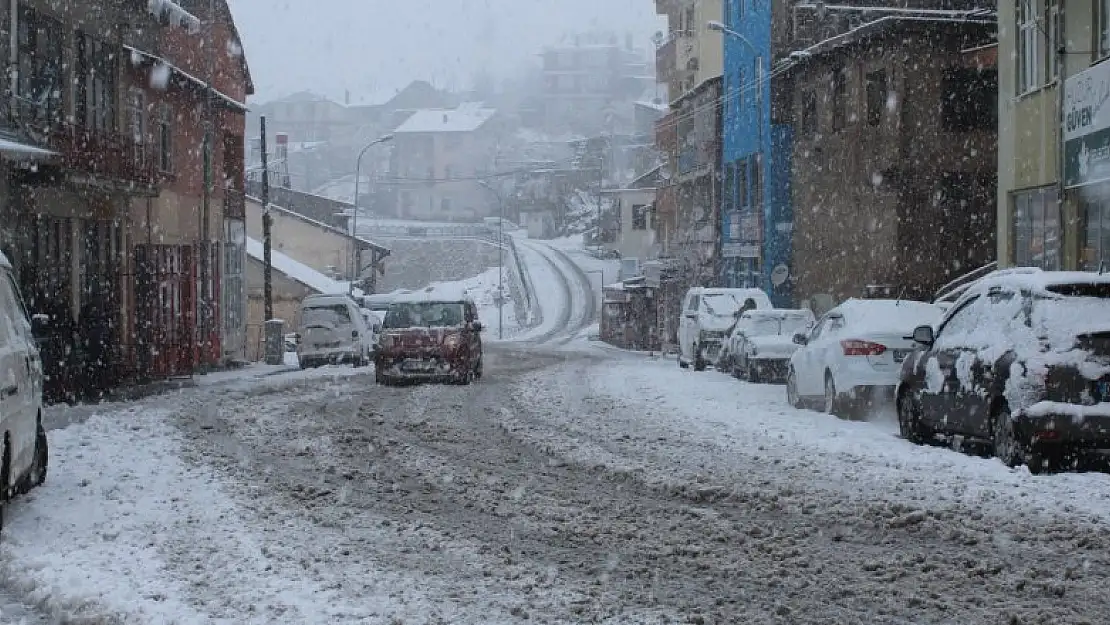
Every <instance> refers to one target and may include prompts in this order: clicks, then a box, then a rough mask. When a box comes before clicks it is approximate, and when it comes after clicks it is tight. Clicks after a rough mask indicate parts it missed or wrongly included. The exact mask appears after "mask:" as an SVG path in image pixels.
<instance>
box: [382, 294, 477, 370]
mask: <svg viewBox="0 0 1110 625" xmlns="http://www.w3.org/2000/svg"><path fill="white" fill-rule="evenodd" d="M379 340H380V343H379V345H378V353H377V356H376V357H375V359H374V364H375V368H376V372H375V379H376V380H377V382H378V384H389V383H392V382H397V381H401V380H414V381H419V380H428V381H438V382H456V383H459V384H470V383H471V382H472V381H474V380H476V379H479V378H481V377H482V324H481V322H480V321H478V310H477V307H476V306H475V305H474V302H473V301H472V300H470V299H468V298H459V299H446V298H438V297H433V296H432V294H430V293H417V294H412V295H403V296H400V297H399V298H398V299H396V300H394V301H393V302H392V303H391V304H390V305H389V309H388V310H386V313H385V319H384V321H383V323H382V334H381V338H380V339H379Z"/></svg>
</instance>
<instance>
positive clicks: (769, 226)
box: [763, 124, 794, 308]
mask: <svg viewBox="0 0 1110 625" xmlns="http://www.w3.org/2000/svg"><path fill="white" fill-rule="evenodd" d="M793 156H794V128H793V126H791V125H789V124H775V125H774V126H772V128H771V157H770V158H769V159H768V161H769V162H770V167H769V169H768V171H767V207H766V216H767V218H766V219H765V220H764V222H763V241H764V243H763V260H764V262H763V288H764V289H765V290H766V291H767V294H768V295H770V297H771V303H773V304H774V305H775V306H776V307H778V308H789V307H791V306H793V305H794V289H793V283H792V281H791V280H787V281H786V282H784V283H782V284H781V285H779V286H775V285H774V283H773V282H772V280H771V273H772V272H773V271H774V269H775V267H776V266H778V265H784V266H786V268H787V270H788V271H789V274H788V275H789V276H792V275H793V274H794V262H793V261H794V258H793V257H794V247H793V245H794V205H793V203H792V202H791V197H790V196H791V189H790V179H791V175H790V173H791V172H792V171H793V167H794V158H793Z"/></svg>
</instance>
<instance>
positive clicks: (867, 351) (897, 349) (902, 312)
mask: <svg viewBox="0 0 1110 625" xmlns="http://www.w3.org/2000/svg"><path fill="white" fill-rule="evenodd" d="M940 316H941V310H940V308H938V307H937V306H936V305H934V304H930V303H926V302H917V301H912V300H898V299H854V298H853V299H849V300H846V301H844V302H842V303H841V304H840V305H839V306H836V307H835V308H833V309H832V310H830V311H829V312H827V313H825V314H824V315H823V316H822V317H821V318H820V319H819V320H818V321H817V323H816V324H815V325H814V326H813V328H812V329H811V330H810V331H809V333H808V334H805V333H798V334H795V335H794V341H795V342H796V343H798V345H800V346H801V347H800V348H799V349H798V350H797V351H796V352H794V354H793V355H792V356H791V357H790V365H789V369H788V371H787V374H786V396H787V400H788V401H789V402H790V404H791V405H792V406H795V407H801V406H803V405H806V404H808V403H811V402H814V401H817V402H820V405H821V406H823V408H824V411H825V412H827V413H829V414H835V415H843V416H850V415H851V413H852V412H853V411H854V409H856V408H858V407H861V406H862V405H866V404H870V403H874V402H875V400H877V399H879V398H880V397H881V396H882V395H884V394H888V393H889V397H891V398H892V397H893V394H894V389H895V387H896V386H897V384H898V376H899V372H900V370H901V366H902V361H903V360H905V358H906V356H907V355H908V354H910V352H912V351H913V349H914V342H913V337H912V335H913V332H914V328H917V327H918V326H922V325H930V324H933V323H936V322H937V320H938V319H940Z"/></svg>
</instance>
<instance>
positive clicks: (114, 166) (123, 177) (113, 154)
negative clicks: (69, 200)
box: [34, 122, 158, 189]
mask: <svg viewBox="0 0 1110 625" xmlns="http://www.w3.org/2000/svg"><path fill="white" fill-rule="evenodd" d="M35 130H36V131H35V132H34V135H35V137H36V138H37V139H38V140H39V141H41V143H43V144H44V145H45V147H47V148H48V149H50V150H53V151H55V152H57V153H58V154H59V155H60V157H59V161H60V164H61V166H62V167H63V168H65V169H66V170H68V171H69V172H71V173H74V174H78V175H80V176H89V177H93V178H97V179H100V180H101V181H103V182H108V183H116V184H120V185H121V186H124V187H127V188H134V187H139V188H141V187H146V188H148V189H153V188H154V187H155V186H156V184H157V181H158V179H157V174H156V173H155V167H154V162H153V160H152V159H147V158H146V157H145V152H144V148H143V146H142V145H141V144H139V143H136V142H135V141H133V140H132V139H131V138H129V137H127V136H125V135H122V134H120V133H117V132H111V131H103V130H97V131H93V130H89V129H86V128H82V127H80V126H77V125H75V124H71V123H67V122H60V123H55V124H51V125H50V126H49V127H46V128H42V127H40V128H37V129H35Z"/></svg>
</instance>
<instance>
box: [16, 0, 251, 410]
mask: <svg viewBox="0 0 1110 625" xmlns="http://www.w3.org/2000/svg"><path fill="white" fill-rule="evenodd" d="M193 4H203V5H204V6H202V7H200V8H201V9H203V10H204V11H203V12H194V11H193V9H194V7H192V6H190V3H187V2H178V3H174V2H162V3H157V4H152V5H150V10H149V11H138V12H136V11H134V10H133V7H129V6H123V5H122V4H121V3H119V2H111V1H108V0H105V1H103V2H89V3H80V4H77V3H67V4H63V5H58V3H54V2H45V1H29V0H28V1H22V2H18V3H15V4H14V6H15V8H16V12H15V13H14V14H12V13H11V12H9V11H7V8H8V7H5V8H4V9H0V13H2V14H3V20H4V22H5V23H6V24H7V25H9V27H13V29H14V30H15V31H16V32H17V33H18V37H17V38H16V39H17V41H18V45H17V46H16V48H15V52H16V57H15V58H5V61H6V62H9V63H11V64H13V65H18V66H20V68H21V71H20V80H19V81H18V83H16V84H13V85H11V86H10V87H9V89H8V91H7V93H6V94H5V95H6V97H5V98H4V105H5V107H4V111H3V112H4V120H3V121H4V124H5V126H6V128H7V130H6V131H5V134H6V135H7V136H8V137H9V138H10V140H12V141H13V142H14V143H15V144H17V145H26V146H28V148H27V149H21V150H20V151H21V152H22V154H21V155H11V156H13V158H11V159H6V160H8V166H9V172H10V173H9V176H8V177H7V180H8V188H7V193H6V200H7V201H5V202H4V206H3V210H4V212H5V223H6V224H9V226H10V228H9V229H6V230H5V231H4V234H3V245H4V247H5V251H6V252H7V253H8V255H9V256H10V257H11V258H12V261H13V264H14V265H15V266H16V271H17V275H19V277H20V282H21V287H22V289H23V290H24V292H25V296H26V299H27V300H28V304H29V307H30V308H31V310H32V312H33V313H38V314H42V315H46V316H47V317H49V318H50V320H51V321H50V326H51V328H50V329H48V331H49V332H52V334H51V336H50V337H49V338H48V339H47V340H46V342H47V343H48V344H49V343H50V342H51V341H57V342H59V343H67V342H68V344H72V345H74V346H75V347H76V348H75V349H71V350H70V349H67V350H64V353H50V350H49V349H48V350H47V352H48V353H47V354H46V355H45V356H44V360H45V361H47V367H48V370H49V369H51V368H53V375H52V376H51V383H52V384H55V383H56V384H59V385H61V386H62V387H65V388H63V389H61V390H62V395H63V397H61V398H63V399H64V398H66V396H68V397H72V396H73V395H74V393H73V392H72V391H73V390H74V389H75V388H77V387H79V386H85V387H86V389H88V388H90V387H95V389H94V390H98V391H105V390H107V388H108V387H111V386H116V385H119V384H122V383H126V382H127V381H136V380H142V379H145V378H150V377H166V376H173V375H182V374H191V373H193V372H194V371H196V370H197V369H198V368H203V367H206V366H215V365H219V364H221V363H224V362H227V361H229V360H234V359H238V358H241V356H242V347H243V334H244V331H245V330H244V327H243V324H244V321H243V315H244V314H245V313H244V312H243V309H244V307H245V301H244V296H243V290H242V289H243V286H242V280H241V267H242V255H243V251H242V245H241V243H240V241H241V236H242V231H243V227H242V226H243V215H242V191H243V175H242V173H243V164H242V163H243V153H242V148H241V146H242V141H243V140H242V136H243V112H244V110H245V107H244V105H243V101H244V100H245V98H246V95H247V94H249V93H250V92H251V91H252V89H253V87H252V85H251V82H250V75H249V71H248V69H247V65H246V61H245V59H244V57H243V55H242V53H241V52H242V48H241V46H239V43H238V42H239V39H238V34H237V32H236V30H235V25H234V23H233V22H232V20H231V15H230V12H229V11H228V9H227V6H226V4H225V3H224V2H217V3H215V4H216V9H215V12H214V13H212V14H208V13H207V6H208V3H200V2H194V3H193ZM206 38H211V39H212V40H215V41H226V42H229V44H228V46H227V48H228V49H233V48H235V49H237V50H238V51H239V54H235V55H232V54H219V55H212V56H213V57H215V58H209V57H208V56H207V55H202V54H201V53H200V52H199V50H200V49H201V48H202V46H201V45H200V43H201V42H203V41H204V40H205V39H206ZM221 49H223V48H221ZM4 56H5V57H8V56H10V51H8V50H7V49H5V53H4ZM196 76H205V77H206V78H207V79H208V80H210V83H211V87H209V86H208V84H207V83H206V82H201V80H200V79H198V78H196ZM12 87H14V88H12ZM206 125H207V126H206ZM206 127H207V128H209V129H210V130H209V132H208V133H207V134H208V136H209V137H210V138H211V141H210V142H209V143H208V144H207V145H208V148H209V149H207V150H206V149H205V141H204V137H205V134H206V133H205V130H204V129H205V128H206ZM32 159H39V162H37V163H36V164H35V166H34V167H29V166H28V162H29V161H30V160H32ZM205 163H207V164H208V168H207V174H206V168H205ZM206 188H207V189H208V190H209V192H208V193H206V192H205V189H206ZM69 328H74V330H73V331H74V332H75V334H76V336H75V337H74V336H72V335H71V336H69V337H67V336H65V335H66V333H67V332H70V331H71V330H69ZM81 379H83V380H84V381H83V382H82V381H81ZM57 397H58V396H55V398H57Z"/></svg>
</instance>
